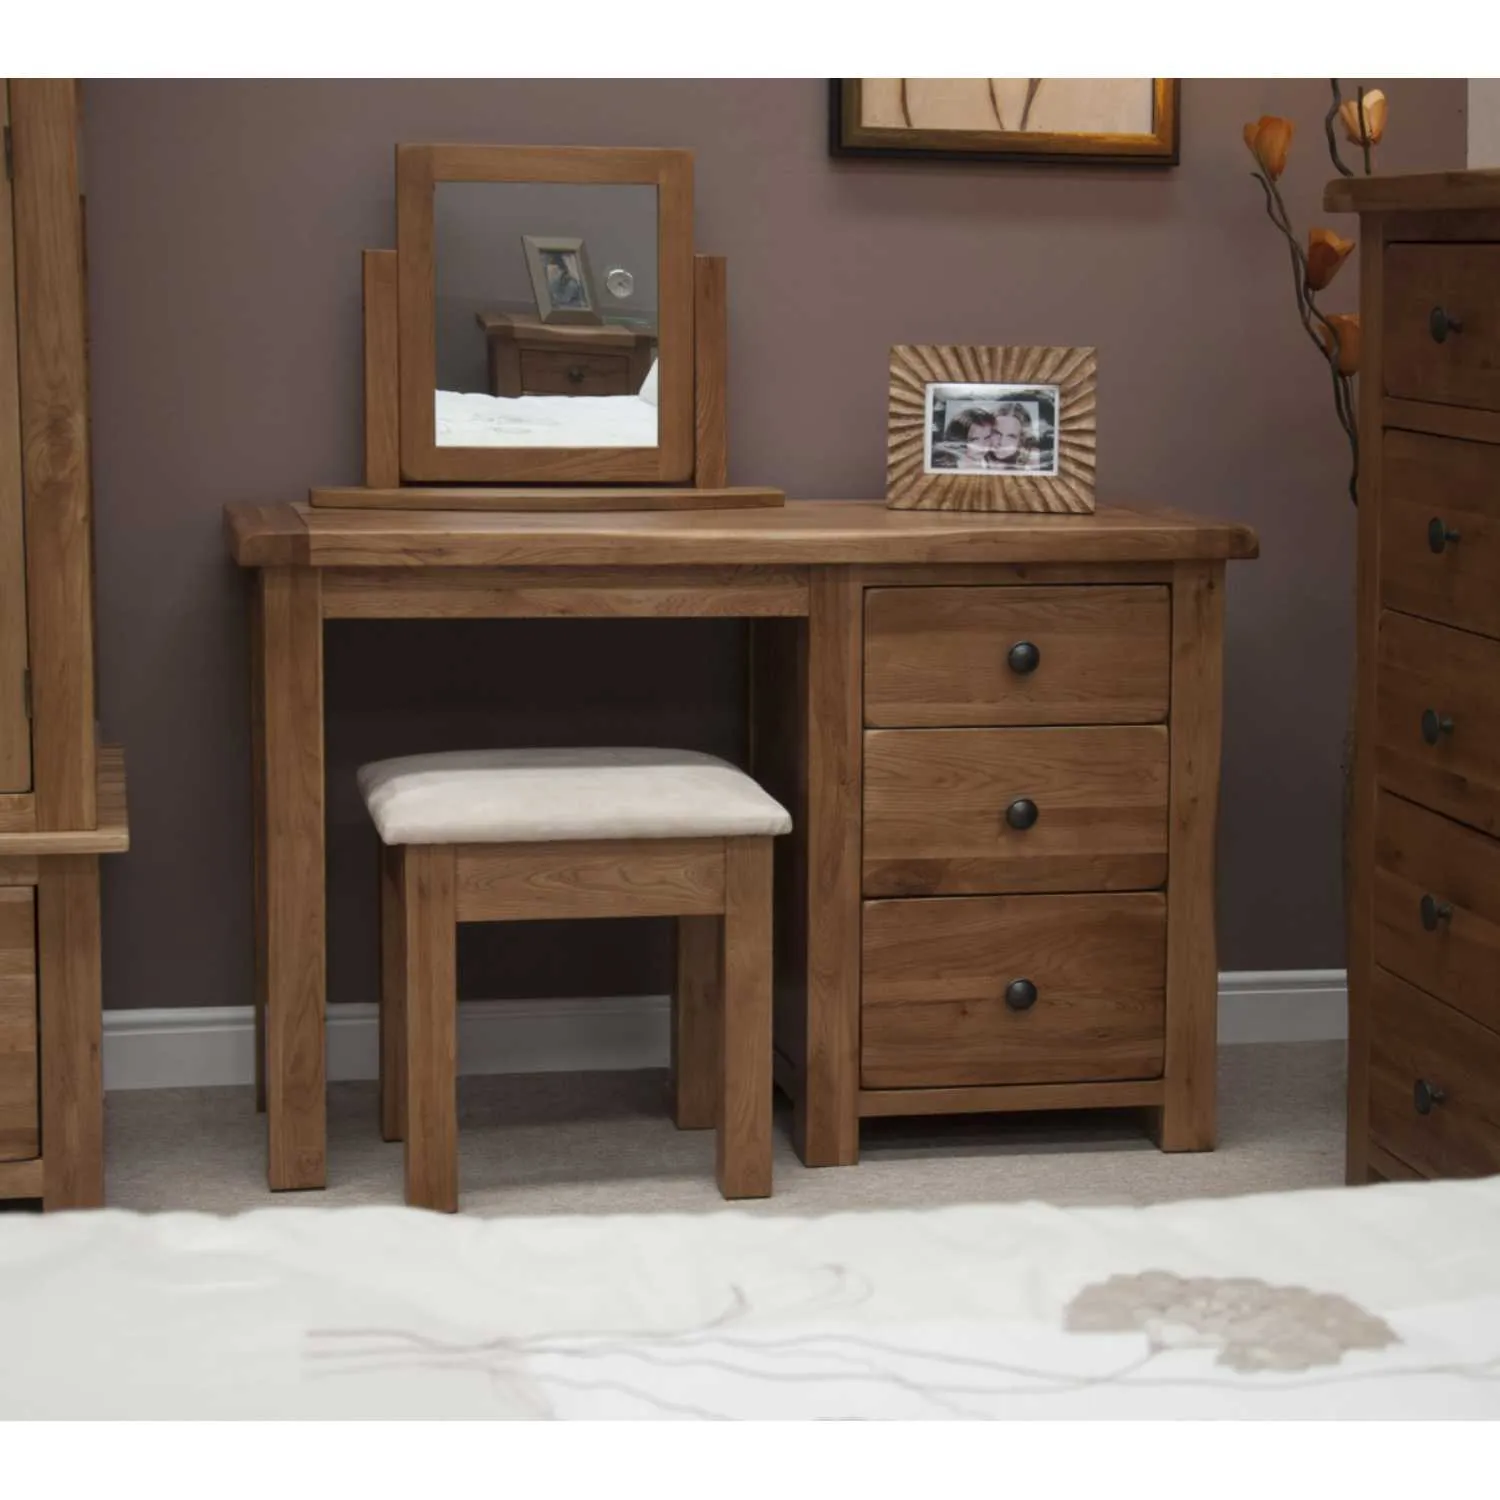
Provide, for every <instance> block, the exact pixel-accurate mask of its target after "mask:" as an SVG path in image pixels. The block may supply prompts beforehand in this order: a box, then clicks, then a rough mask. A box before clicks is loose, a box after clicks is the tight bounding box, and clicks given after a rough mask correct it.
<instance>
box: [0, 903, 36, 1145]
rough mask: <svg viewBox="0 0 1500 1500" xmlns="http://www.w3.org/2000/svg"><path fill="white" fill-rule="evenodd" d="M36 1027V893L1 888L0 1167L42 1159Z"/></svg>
mask: <svg viewBox="0 0 1500 1500" xmlns="http://www.w3.org/2000/svg"><path fill="white" fill-rule="evenodd" d="M36 1025H37V1022H36V905H35V896H34V892H33V891H32V889H31V887H29V886H0V1161H27V1160H29V1159H30V1158H31V1157H33V1156H38V1155H40V1154H41V1132H40V1129H39V1126H38V1118H37V1034H36Z"/></svg>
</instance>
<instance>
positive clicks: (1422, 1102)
mask: <svg viewBox="0 0 1500 1500" xmlns="http://www.w3.org/2000/svg"><path fill="white" fill-rule="evenodd" d="M1447 1097H1448V1096H1447V1095H1446V1094H1444V1092H1443V1091H1442V1089H1440V1088H1439V1087H1438V1086H1437V1085H1436V1084H1435V1083H1428V1081H1427V1080H1426V1079H1425V1078H1419V1079H1417V1081H1416V1083H1415V1084H1413V1085H1412V1091H1411V1102H1412V1103H1413V1104H1414V1105H1415V1106H1416V1110H1417V1113H1418V1114H1419V1115H1430V1114H1431V1113H1432V1106H1433V1105H1434V1104H1441V1103H1442V1102H1443V1100H1444V1099H1446V1098H1447Z"/></svg>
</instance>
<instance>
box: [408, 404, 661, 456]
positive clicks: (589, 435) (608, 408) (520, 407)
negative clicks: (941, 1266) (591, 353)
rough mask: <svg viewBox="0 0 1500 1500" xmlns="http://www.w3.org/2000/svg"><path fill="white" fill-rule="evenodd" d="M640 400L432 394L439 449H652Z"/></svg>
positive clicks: (650, 407)
mask: <svg viewBox="0 0 1500 1500" xmlns="http://www.w3.org/2000/svg"><path fill="white" fill-rule="evenodd" d="M656 417H657V409H656V406H655V404H654V403H653V402H651V401H649V400H647V399H646V398H645V397H643V396H484V395H476V394H471V393H469V392H467V391H439V392H437V442H438V446H439V447H440V448H449V447H458V448H654V447H656V444H657V436H656V431H657V428H656Z"/></svg>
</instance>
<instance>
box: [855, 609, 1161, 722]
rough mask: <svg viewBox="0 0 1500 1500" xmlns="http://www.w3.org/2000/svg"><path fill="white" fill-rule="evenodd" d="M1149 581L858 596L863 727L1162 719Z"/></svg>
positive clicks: (1157, 619)
mask: <svg viewBox="0 0 1500 1500" xmlns="http://www.w3.org/2000/svg"><path fill="white" fill-rule="evenodd" d="M1170 666H1171V612H1170V605H1169V601H1168V590H1167V589H1166V588H1165V587H1164V586H1162V585H1158V584H1126V585H1121V586H1113V585H1110V586H1105V585H1098V586H1094V585H1081V586H1067V587H1060V588H1044V587H1032V586H1026V585H1018V586H1016V587H1013V588H1003V587H1002V588H997V587H991V586H987V585H977V586H974V587H967V588H963V587H960V588H946V587H935V588H917V587H913V588H883V589H869V590H868V591H867V592H866V594H865V723H866V724H869V725H871V726H874V727H879V728H902V727H906V728H954V727H963V726H969V725H986V724H1132V723H1133V724H1150V723H1156V722H1159V721H1160V720H1162V719H1164V718H1166V716H1167V694H1168V683H1169V676H1170Z"/></svg>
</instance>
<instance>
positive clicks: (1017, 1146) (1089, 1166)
mask: <svg viewBox="0 0 1500 1500" xmlns="http://www.w3.org/2000/svg"><path fill="white" fill-rule="evenodd" d="M1219 1075H1220V1076H1219V1089H1220V1096H1219V1106H1220V1115H1219V1120H1220V1144H1219V1149H1218V1150H1217V1151H1214V1152H1208V1153H1194V1154H1183V1155H1172V1156H1165V1155H1163V1154H1162V1153H1160V1152H1158V1151H1157V1150H1156V1149H1155V1147H1154V1146H1153V1145H1152V1144H1151V1143H1150V1141H1149V1140H1147V1139H1146V1137H1145V1135H1144V1133H1143V1126H1142V1123H1141V1121H1140V1120H1139V1118H1137V1117H1136V1116H1135V1115H1133V1114H1131V1113H1128V1112H1127V1113H1118V1112H1117V1113H1113V1114H1093V1115H1086V1116H1084V1115H1072V1116H1069V1115H1028V1116H1017V1115H975V1116H961V1117H947V1118H941V1119H922V1120H915V1119H913V1120H874V1121H869V1122H867V1123H866V1125H865V1127H864V1130H863V1132H862V1137H861V1141H862V1146H861V1160H860V1165H859V1166H858V1167H855V1168H849V1169H824V1170H809V1169H807V1168H805V1167H803V1166H802V1165H801V1164H800V1163H799V1162H798V1161H797V1159H796V1157H795V1156H794V1155H793V1153H792V1149H791V1143H790V1141H789V1140H788V1138H787V1134H786V1131H787V1126H788V1123H789V1116H788V1115H787V1113H786V1112H785V1111H782V1112H781V1113H779V1114H778V1117H777V1140H776V1193H775V1196H774V1197H773V1198H771V1199H769V1200H767V1201H765V1202H763V1203H759V1204H754V1205H749V1206H751V1207H753V1208H754V1209H755V1210H756V1211H758V1212H765V1213H796V1214H819V1213H831V1212H835V1211H837V1210H843V1209H861V1208H896V1207H918V1206H935V1205H939V1204H950V1203H975V1202H1002V1201H1005V1202H1015V1201H1018V1200H1024V1199H1041V1200H1043V1201H1046V1202H1050V1203H1059V1204H1071V1203H1154V1202H1160V1201H1162V1200H1164V1199H1171V1198H1194V1197H1220V1196H1225V1195H1229V1194H1235V1193H1255V1192H1269V1191H1276V1190H1282V1189H1287V1188H1298V1187H1330V1186H1335V1185H1337V1184H1339V1183H1340V1182H1342V1180H1343V1154H1344V1113H1343V1111H1344V1099H1343V1093H1344V1048H1343V1044H1342V1043H1341V1042H1317V1043H1299V1044H1295V1045H1280V1044H1274V1045H1272V1044H1266V1045H1258V1046H1239V1047H1225V1048H1223V1049H1222V1050H1221V1053H1220V1064H1219ZM664 1107H665V1078H664V1075H663V1074H661V1073H656V1072H636V1073H548V1074H525V1075H511V1076H502V1077H483V1078H465V1079H462V1080H461V1083H460V1090H459V1111H460V1116H459V1140H460V1152H461V1165H460V1186H461V1192H462V1206H463V1208H464V1210H465V1211H466V1212H470V1213H477V1214H487V1215H494V1214H506V1213H515V1214H552V1213H614V1212H643V1213H644V1212H666V1211H679V1212H693V1211H703V1210H711V1209H716V1208H720V1207H722V1206H723V1200H722V1199H720V1197H719V1195H718V1192H717V1190H716V1189H715V1187H714V1183H713V1151H714V1148H713V1135H712V1133H711V1132H704V1131H694V1132H690V1133H681V1132H678V1131H677V1130H675V1129H674V1128H673V1127H672V1125H671V1124H670V1122H669V1121H668V1120H667V1118H666V1116H665V1113H664ZM106 1129H107V1137H106V1138H107V1142H108V1158H107V1182H108V1194H109V1203H110V1205H111V1206H112V1207H116V1208H133V1209H144V1210H159V1209H185V1208H190V1209H203V1210H208V1211H210V1212H214V1213H233V1212H237V1211H239V1210H242V1209H249V1208H260V1207H265V1206H268V1205H288V1206H291V1205H298V1206H303V1207H306V1206H310V1205H317V1204H326V1205H328V1206H329V1207H333V1206H336V1205H347V1204H368V1203H391V1204H398V1203H400V1202H401V1147H400V1146H399V1145H387V1144H386V1143H385V1142H383V1141H382V1140H381V1139H380V1134H379V1131H378V1129H377V1127H376V1115H375V1085H374V1084H373V1083H336V1084H333V1085H332V1086H331V1087H330V1089H329V1109H328V1132H329V1152H328V1179H329V1187H328V1189H327V1191H326V1192H322V1193H275V1194H273V1193H271V1192H269V1191H267V1189H266V1186H265V1121H264V1120H263V1119H262V1118H261V1117H259V1116H257V1115H256V1114H255V1110H254V1103H253V1099H252V1095H251V1091H250V1090H249V1089H248V1088H215V1089H163V1090H152V1091H142V1092H131V1093H117V1094H111V1095H109V1096H108V1100H107V1104H106Z"/></svg>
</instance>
